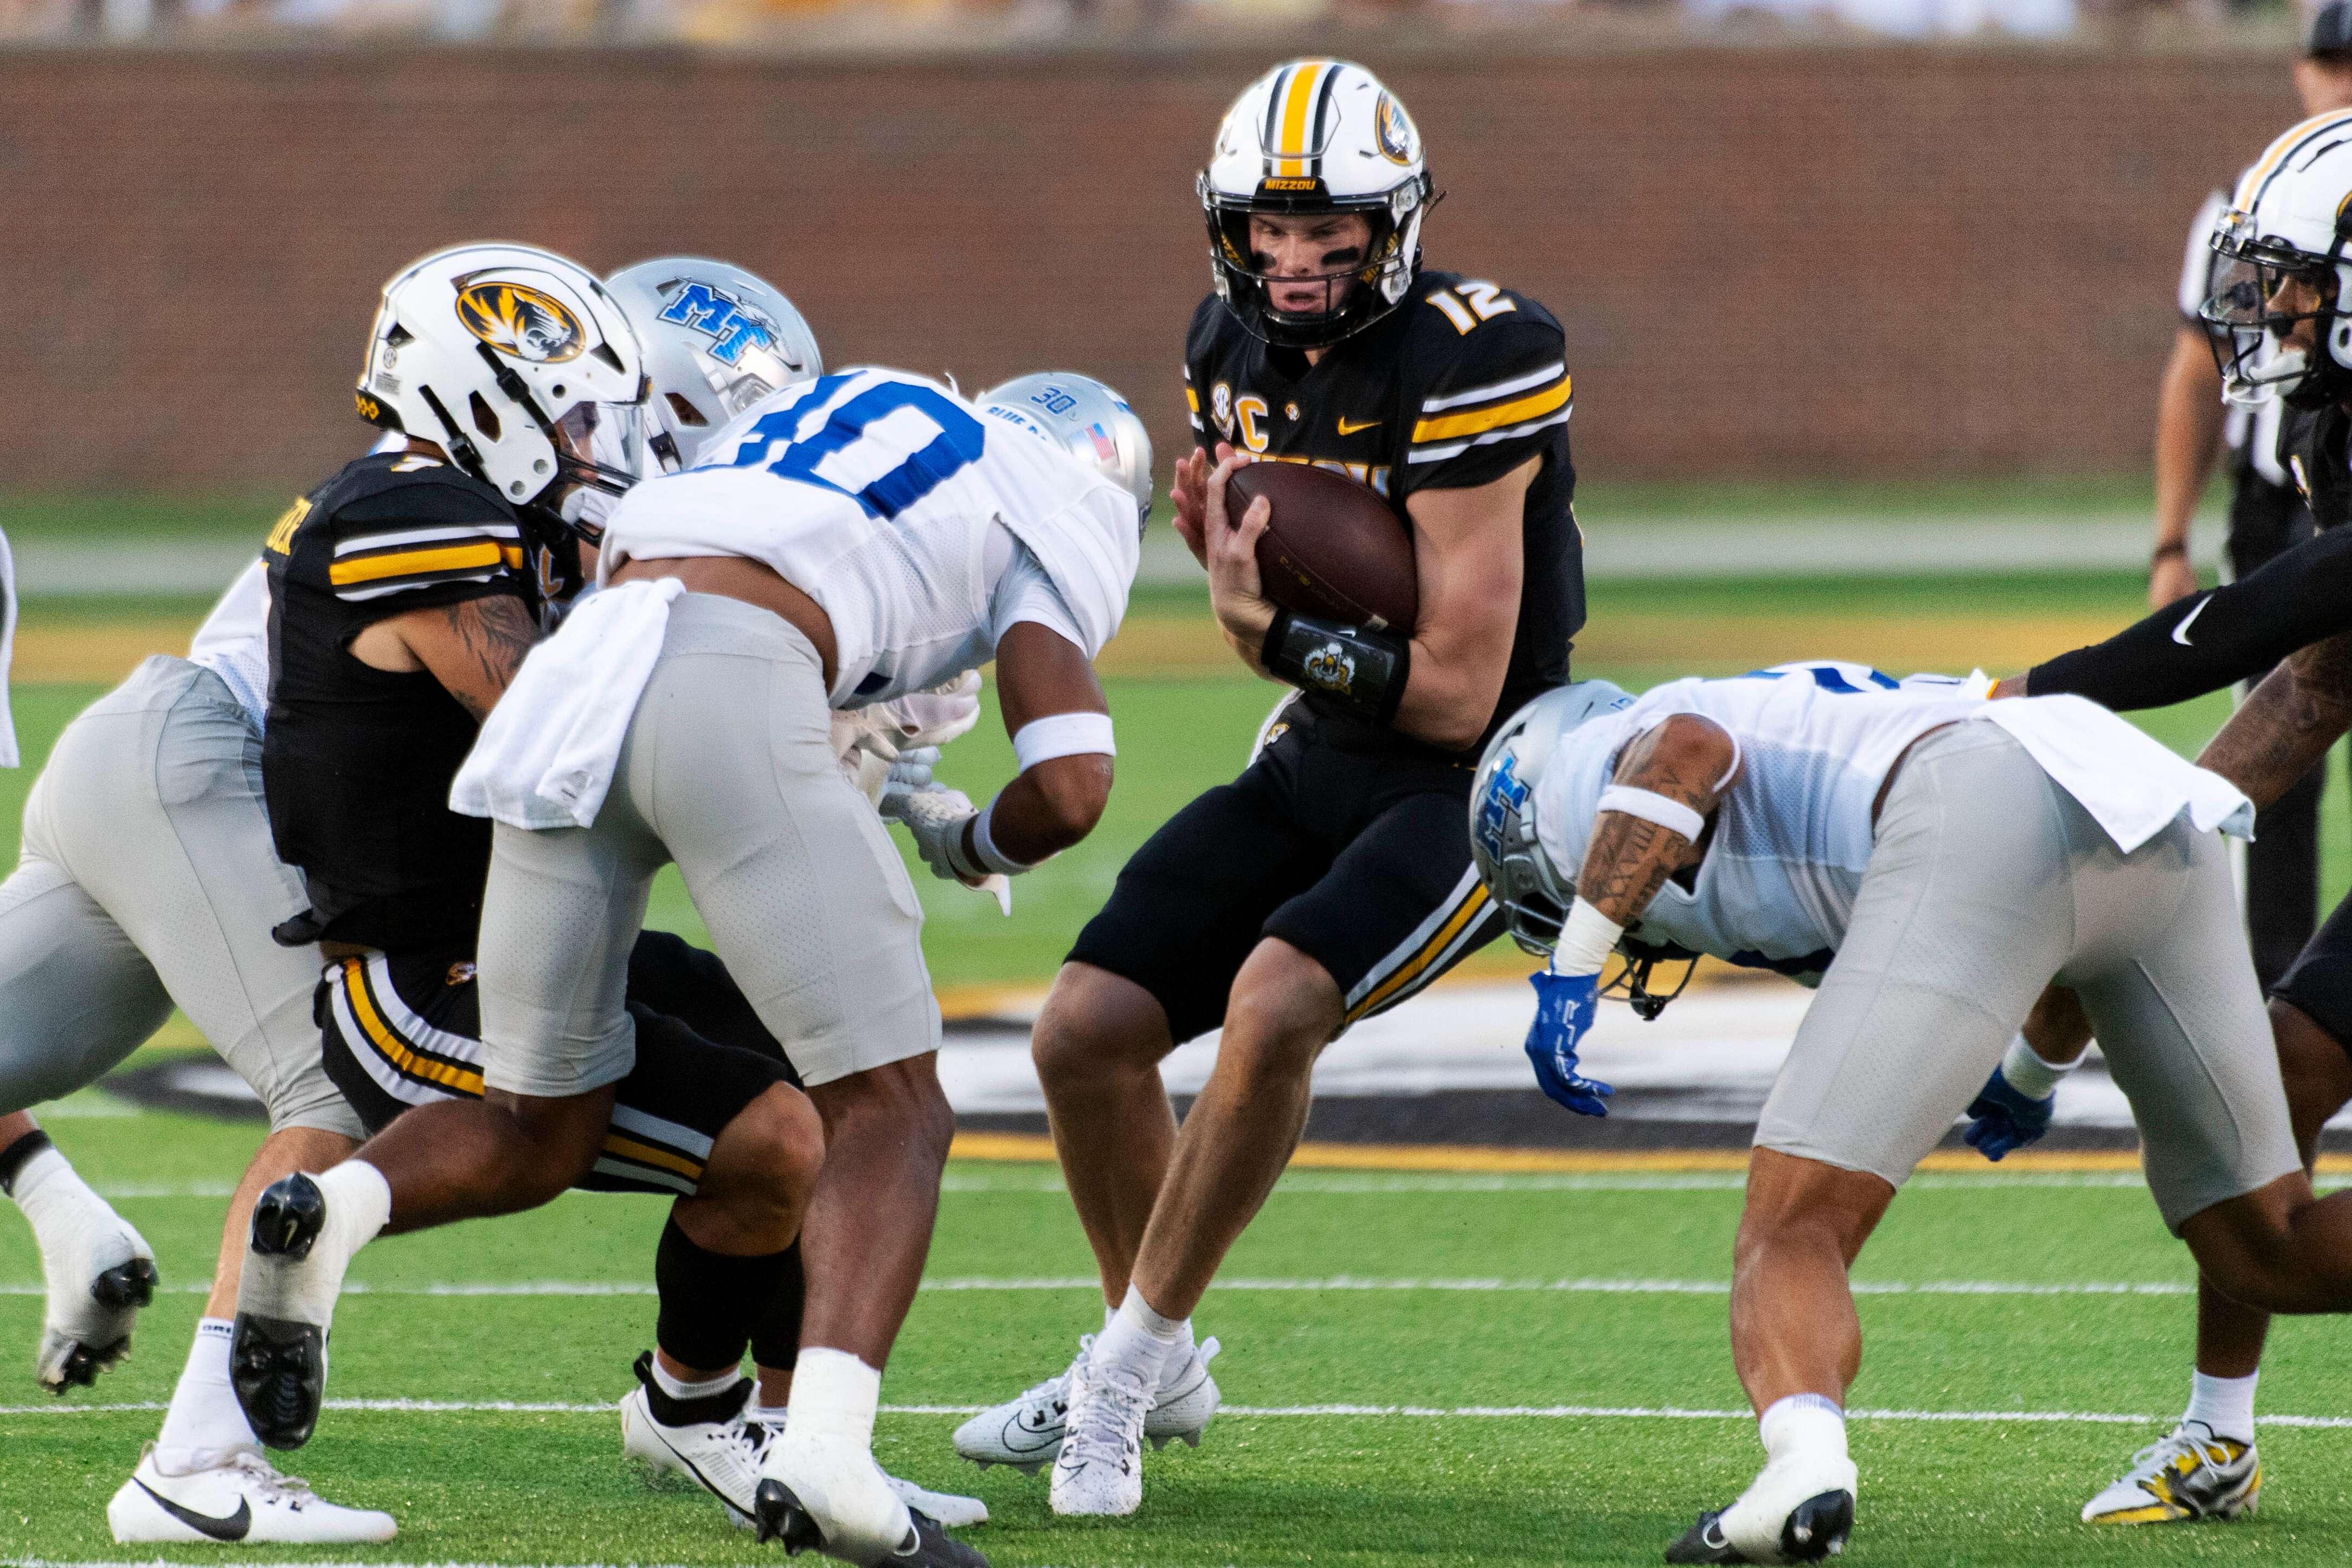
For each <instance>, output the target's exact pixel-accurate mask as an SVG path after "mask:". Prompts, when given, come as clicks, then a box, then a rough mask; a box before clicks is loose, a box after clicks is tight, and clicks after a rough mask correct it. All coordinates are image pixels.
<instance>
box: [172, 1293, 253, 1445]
mask: <svg viewBox="0 0 2352 1568" xmlns="http://www.w3.org/2000/svg"><path fill="white" fill-rule="evenodd" d="M233 1326H234V1325H232V1324H231V1323H230V1321H228V1320H227V1319H226V1318H202V1319H199V1320H197V1322H196V1342H195V1343H194V1344H192V1345H190V1346H189V1347H188V1364H187V1365H186V1367H184V1369H182V1371H181V1373H180V1381H179V1382H178V1383H177V1384H174V1385H173V1389H172V1406H171V1408H170V1409H168V1410H166V1411H164V1412H163V1431H161V1432H159V1433H157V1434H156V1436H155V1468H158V1469H160V1470H162V1471H163V1473H164V1474H165V1475H167V1476H184V1475H187V1474H189V1473H190V1472H192V1471H195V1470H212V1469H218V1468H220V1467H221V1466H222V1465H224V1464H226V1463H227V1462H228V1457H229V1455H230V1453H231V1452H232V1451H234V1450H236V1449H238V1448H252V1449H255V1450H258V1449H259V1448H260V1447H261V1440H260V1439H259V1438H258V1437H256V1436H254V1435H253V1425H252V1423H251V1422H248V1421H247V1420H246V1418H245V1411H244V1409H243V1408H242V1407H241V1406H239V1405H238V1404H237V1402H236V1389H235V1388H233V1387H232V1386H230V1384H229V1380H228V1343H229V1332H230V1330H231V1329H232V1327H233Z"/></svg>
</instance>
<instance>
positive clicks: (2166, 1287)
mask: <svg viewBox="0 0 2352 1568" xmlns="http://www.w3.org/2000/svg"><path fill="white" fill-rule="evenodd" d="M211 1289H212V1287H211V1285H210V1283H209V1282H206V1281H191V1282H185V1283H182V1284H177V1285H167V1286H165V1287H163V1293H164V1294H166V1295H177V1296H200V1295H205V1294H207V1293H209V1292H210V1290H211ZM921 1289H925V1290H940V1291H958V1292H975V1293H1000V1292H1001V1293H1006V1294H1014V1293H1020V1292H1024V1291H1051V1290H1095V1289H1101V1281H1099V1280H1097V1279H1095V1278H1093V1277H1092V1276H1091V1275H1076V1274H1073V1275H1067V1276H1055V1277H1046V1278H1038V1279H990V1278H968V1279H926V1280H924V1281H923V1283H922V1286H921ZM1213 1289H1219V1290H1247V1291H1255V1292H1273V1293H1282V1292H1290V1291H1297V1292H1302V1293H1303V1292H1308V1291H1322V1290H1379V1291H1412V1290H1433V1291H1471V1292H1500V1293H1504V1294H1512V1295H1518V1294H1557V1295H1571V1296H1722V1295H1726V1294H1728V1293H1729V1291H1730V1289H1731V1285H1730V1282H1729V1281H1728V1280H1723V1279H1448V1278H1443V1277H1436V1278H1429V1279H1367V1278H1365V1277H1363V1276H1360V1275H1353V1274H1334V1275H1329V1276H1328V1277H1325V1278H1322V1279H1247V1278H1243V1279H1220V1280H1218V1281H1217V1283H1216V1285H1215V1286H1214V1287H1213ZM2195 1292H2196V1286H2195V1284H2194V1283H2192V1282H2190V1281H2187V1280H2176V1279H2145V1280H2031V1279H2025V1280H2011V1279H1920V1280H1903V1279H1857V1280H1855V1281H1854V1282H1853V1293H1854V1294H1855V1295H1857V1296H2188V1295H2193V1294H2194V1293H2195ZM46 1294H47V1291H46V1290H45V1289H43V1288H42V1287H41V1286H39V1285H35V1284H27V1283H16V1284H0V1296H41V1295H46ZM343 1294H344V1295H346V1296H478V1297H493V1296H556V1297H591V1298H593V1297H602V1296H651V1295H654V1294H656V1291H655V1289H654V1287H653V1286H652V1285H649V1284H642V1283H628V1282H623V1283H613V1282H608V1281H604V1280H566V1279H517V1280H503V1281H477V1282H469V1281H436V1282H433V1283H428V1284H423V1285H370V1284H367V1283H365V1282H364V1281H353V1282H352V1283H349V1284H346V1285H345V1286H344V1287H343Z"/></svg>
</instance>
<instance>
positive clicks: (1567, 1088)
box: [1528, 971, 1617, 1116]
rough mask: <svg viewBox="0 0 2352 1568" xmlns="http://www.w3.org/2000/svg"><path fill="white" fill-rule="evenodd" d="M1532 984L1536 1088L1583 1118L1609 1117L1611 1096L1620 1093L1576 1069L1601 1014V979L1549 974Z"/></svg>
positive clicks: (1534, 977)
mask: <svg viewBox="0 0 2352 1568" xmlns="http://www.w3.org/2000/svg"><path fill="white" fill-rule="evenodd" d="M1528 984H1531V985H1533V986H1534V987H1535V988H1536V1021H1535V1022H1534V1023H1532V1024H1530V1025H1528V1060H1529V1061H1531V1062H1533V1063H1535V1066H1536V1083H1537V1084H1538V1086H1539V1087H1540V1088H1541V1089H1543V1091H1544V1092H1545V1093H1546V1094H1548V1095H1549V1096H1551V1097H1552V1099H1554V1100H1558V1101H1559V1103H1560V1104H1562V1105H1564V1106H1566V1107H1568V1108H1569V1109H1570V1110H1573V1111H1575V1112H1576V1113H1577V1114H1578V1115H1579V1116H1606V1115H1608V1114H1609V1097H1610V1096H1611V1095H1612V1094H1614V1093H1616V1092H1617V1091H1616V1090H1615V1089H1611V1088H1610V1087H1609V1086H1608V1085H1607V1084H1605V1083H1599V1082H1595V1081H1594V1080H1593V1079H1589V1078H1582V1077H1580V1076H1578V1074H1577V1070H1576V1045H1577V1042H1578V1041H1579V1040H1581V1039H1583V1038H1584V1036H1585V1031H1587V1030H1589V1029H1591V1027H1592V1020H1593V1018H1594V1017H1595V1016H1598V1015H1599V1013H1600V1011H1601V976H1599V975H1598V974H1554V973H1550V972H1549V971H1546V972H1544V973H1540V974H1534V975H1530V976H1529V977H1528Z"/></svg>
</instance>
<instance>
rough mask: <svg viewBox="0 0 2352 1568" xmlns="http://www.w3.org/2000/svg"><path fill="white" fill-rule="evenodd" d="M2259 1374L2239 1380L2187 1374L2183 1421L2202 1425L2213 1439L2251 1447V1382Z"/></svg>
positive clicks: (2239, 1378)
mask: <svg viewBox="0 0 2352 1568" xmlns="http://www.w3.org/2000/svg"><path fill="white" fill-rule="evenodd" d="M2262 1375H2263V1374H2262V1373H2261V1372H2260V1371H2255V1372H2250V1373H2246V1375H2245V1376H2243V1377H2208V1376H2206V1375H2205V1374H2204V1373H2201V1372H2192V1373H2189V1413H2188V1414H2187V1415H2183V1416H2182V1417H2181V1419H2182V1420H2183V1421H2202V1422H2203V1423H2205V1429H2206V1430H2207V1431H2209V1432H2210V1433H2212V1434H2213V1436H2216V1437H2227V1438H2229V1439H2231V1441H2232V1442H2237V1443H2252V1441H2253V1440H2254V1380H2255V1379H2256V1378H2258V1377H2260V1376H2262Z"/></svg>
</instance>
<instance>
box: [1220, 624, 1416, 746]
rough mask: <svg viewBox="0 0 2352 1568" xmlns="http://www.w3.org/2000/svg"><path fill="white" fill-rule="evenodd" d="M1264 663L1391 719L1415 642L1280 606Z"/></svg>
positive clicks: (1295, 682) (1275, 672) (1308, 687)
mask: <svg viewBox="0 0 2352 1568" xmlns="http://www.w3.org/2000/svg"><path fill="white" fill-rule="evenodd" d="M1258 662H1259V663H1261V664H1263V665H1265V668H1266V673H1268V674H1269V675H1272V676H1273V677H1275V679H1277V680H1283V681H1286V682H1288V683H1289V684H1290V685H1292V686H1296V687H1297V688H1298V689H1300V690H1301V691H1312V692H1316V693H1318V694H1319V695H1321V696H1324V697H1329V698H1333V699H1335V700H1338V701H1339V702H1340V703H1342V704H1344V705H1345V706H1347V707H1349V708H1351V709H1353V710H1355V711H1357V712H1359V713H1361V714H1363V715H1364V716H1365V717H1366V718H1369V719H1377V720H1379V721H1381V723H1383V724H1385V723H1387V722H1388V721H1390V720H1391V719H1392V718H1394V717H1395V716H1396V710H1397V704H1398V703H1400V702H1402V701H1403V700H1404V686H1405V679H1406V677H1407V675H1408V674H1409V673H1410V671H1411V669H1412V643H1411V642H1410V641H1408V640H1407V639H1406V638H1404V637H1395V636H1392V635H1391V634H1390V633H1387V632H1371V631H1366V630H1364V629H1363V628H1362V627H1361V626H1341V625H1340V624H1339V622H1337V621H1324V620H1317V619H1316V618H1315V617H1313V616H1300V615H1294V614H1292V613H1291V612H1290V611H1288V610H1276V612H1275V615H1274V624H1273V625H1272V626H1268V627H1266V628H1265V644H1264V646H1263V647H1260V648H1259V650H1258Z"/></svg>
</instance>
